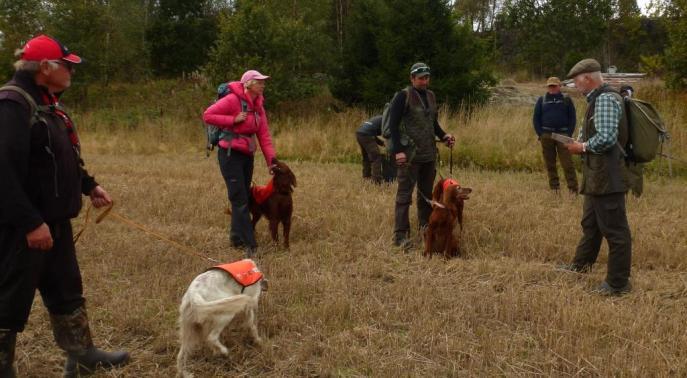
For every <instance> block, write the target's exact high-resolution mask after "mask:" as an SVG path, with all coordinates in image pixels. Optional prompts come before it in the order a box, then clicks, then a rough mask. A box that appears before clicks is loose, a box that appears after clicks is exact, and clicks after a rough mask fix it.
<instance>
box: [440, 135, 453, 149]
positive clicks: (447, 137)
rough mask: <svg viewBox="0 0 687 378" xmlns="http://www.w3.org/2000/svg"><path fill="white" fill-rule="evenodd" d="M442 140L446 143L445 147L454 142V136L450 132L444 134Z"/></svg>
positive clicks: (450, 145) (451, 145)
mask: <svg viewBox="0 0 687 378" xmlns="http://www.w3.org/2000/svg"><path fill="white" fill-rule="evenodd" d="M442 140H443V141H444V143H446V146H447V147H453V145H454V144H456V138H455V137H454V136H453V135H451V134H446V135H444V138H443V139H442Z"/></svg>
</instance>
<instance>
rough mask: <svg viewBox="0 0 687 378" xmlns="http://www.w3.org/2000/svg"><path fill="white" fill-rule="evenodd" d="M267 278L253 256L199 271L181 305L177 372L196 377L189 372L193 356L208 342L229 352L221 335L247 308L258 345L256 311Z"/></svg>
mask: <svg viewBox="0 0 687 378" xmlns="http://www.w3.org/2000/svg"><path fill="white" fill-rule="evenodd" d="M263 289H264V290H266V289H267V281H266V280H264V279H263V276H262V273H261V272H260V270H259V269H258V268H257V267H256V266H255V262H253V260H250V259H245V260H240V261H237V262H235V263H232V264H224V265H220V266H217V267H215V269H210V270H208V271H206V272H204V273H201V274H199V275H198V276H197V277H196V278H195V279H194V280H193V282H191V285H189V287H188V290H186V293H185V294H184V297H183V298H182V299H181V306H179V341H180V344H181V345H180V348H179V355H178V356H177V371H178V373H179V375H180V376H182V377H192V376H193V374H191V373H189V372H187V371H186V361H187V359H188V357H189V355H190V354H191V353H192V352H193V351H194V350H197V349H199V348H200V347H202V346H203V344H204V343H205V342H207V344H208V345H209V346H210V347H211V348H212V349H214V350H215V351H217V352H219V353H221V354H223V355H227V354H228V353H229V350H228V349H227V347H226V346H224V344H222V342H221V341H220V334H221V333H222V331H223V330H224V328H225V327H226V326H227V325H228V324H229V323H230V322H231V321H232V319H234V316H236V315H237V314H240V313H241V312H243V311H245V314H246V317H245V318H246V325H247V326H248V329H249V330H250V335H251V336H252V338H253V340H254V341H255V343H256V344H260V343H262V339H261V338H260V336H259V335H258V327H257V320H256V316H255V312H256V311H257V308H258V299H259V297H260V293H261V292H262V290H263Z"/></svg>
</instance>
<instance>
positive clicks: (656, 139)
mask: <svg viewBox="0 0 687 378" xmlns="http://www.w3.org/2000/svg"><path fill="white" fill-rule="evenodd" d="M624 102H625V112H626V117H627V127H628V131H629V140H628V142H627V145H626V148H625V152H626V155H627V156H626V160H628V161H632V162H634V163H648V162H650V161H652V160H654V158H656V155H657V154H658V150H659V147H660V146H661V145H662V143H663V142H665V141H666V140H667V139H668V137H669V136H668V131H667V130H666V128H665V124H664V123H663V121H662V120H661V116H660V115H659V114H658V112H657V111H656V109H655V108H654V107H653V105H651V104H650V103H648V102H646V101H642V100H638V99H636V98H631V97H625V99H624Z"/></svg>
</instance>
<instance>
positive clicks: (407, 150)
mask: <svg viewBox="0 0 687 378" xmlns="http://www.w3.org/2000/svg"><path fill="white" fill-rule="evenodd" d="M429 81H430V69H429V66H427V65H426V64H424V63H421V62H418V63H415V64H413V65H412V67H410V84H411V85H410V86H408V87H406V88H405V89H403V90H401V91H399V92H397V93H396V95H395V96H394V98H393V99H392V100H391V108H390V109H389V111H390V114H389V130H390V131H391V139H390V141H389V143H391V146H390V152H391V153H392V156H393V157H395V159H396V164H397V165H398V191H397V192H396V206H395V209H394V214H395V218H394V237H393V238H394V239H393V240H394V245H396V246H399V247H402V248H404V249H407V248H408V247H410V216H409V211H410V203H411V202H412V199H413V188H414V187H415V186H416V185H417V191H418V195H417V217H418V227H419V228H420V230H422V229H424V228H425V227H426V226H427V224H428V223H429V215H430V214H431V212H432V207H431V205H430V204H429V202H428V201H429V199H431V196H432V186H433V185H434V178H435V176H436V156H437V147H436V145H435V142H434V141H435V137H438V138H439V139H440V140H442V141H443V142H444V143H445V144H446V145H447V146H449V147H452V146H453V144H454V143H455V138H454V137H453V136H452V135H451V134H447V133H446V132H445V131H444V130H442V128H441V126H439V121H438V119H437V115H438V113H437V103H436V97H435V95H434V92H432V91H431V90H429Z"/></svg>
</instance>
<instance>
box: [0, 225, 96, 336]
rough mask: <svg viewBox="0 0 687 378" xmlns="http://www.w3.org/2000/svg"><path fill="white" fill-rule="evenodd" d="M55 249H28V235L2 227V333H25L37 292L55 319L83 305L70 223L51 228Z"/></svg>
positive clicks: (0, 247)
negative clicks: (10, 331) (5, 330)
mask: <svg viewBox="0 0 687 378" xmlns="http://www.w3.org/2000/svg"><path fill="white" fill-rule="evenodd" d="M50 232H51V233H52V237H53V248H52V249H51V250H50V251H39V250H35V249H29V248H28V246H27V243H26V235H25V234H24V233H22V232H20V231H19V230H17V229H15V228H13V227H8V226H1V227H0V329H3V328H4V329H10V330H12V331H15V332H21V331H23V330H24V326H25V324H26V321H27V320H28V318H29V312H30V311H31V305H32V304H33V298H34V295H35V293H36V289H38V291H39V292H40V294H41V297H42V298H43V303H44V304H45V306H46V307H47V308H48V311H49V312H50V313H51V314H53V315H64V314H70V313H72V312H74V311H75V310H76V309H77V308H79V307H81V306H83V305H84V303H85V300H84V298H83V286H82V282H81V272H80V270H79V264H78V262H77V260H76V250H75V249H74V242H73V235H72V226H71V222H70V221H69V220H65V221H61V222H56V223H55V224H54V225H51V226H50Z"/></svg>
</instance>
